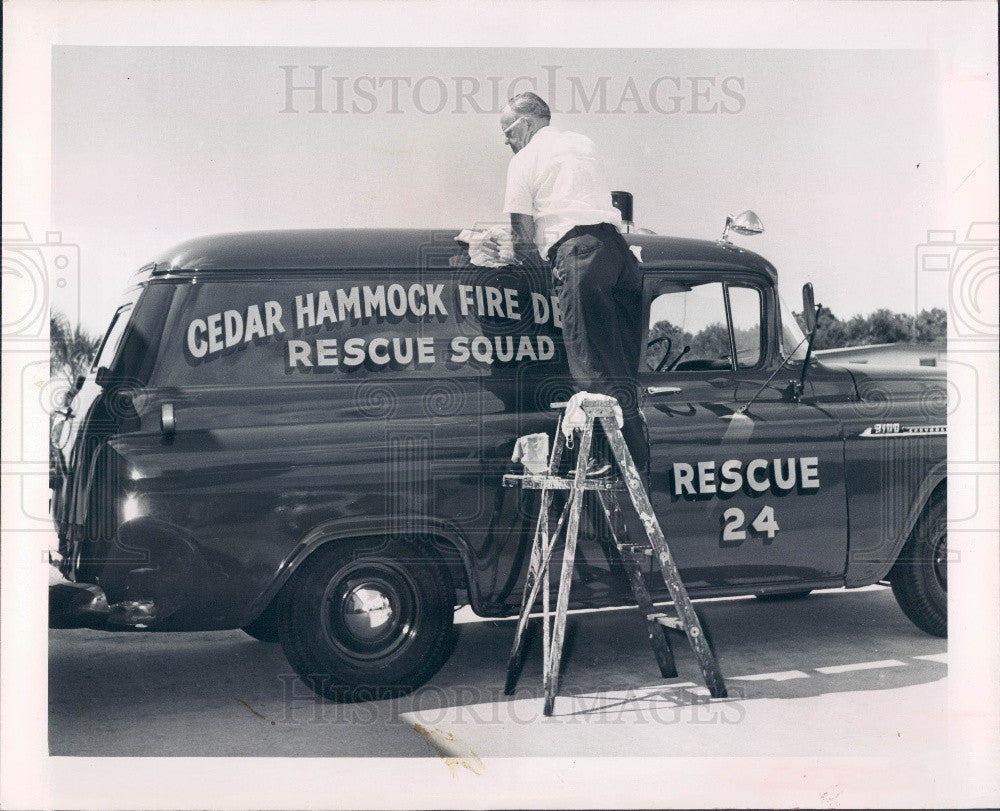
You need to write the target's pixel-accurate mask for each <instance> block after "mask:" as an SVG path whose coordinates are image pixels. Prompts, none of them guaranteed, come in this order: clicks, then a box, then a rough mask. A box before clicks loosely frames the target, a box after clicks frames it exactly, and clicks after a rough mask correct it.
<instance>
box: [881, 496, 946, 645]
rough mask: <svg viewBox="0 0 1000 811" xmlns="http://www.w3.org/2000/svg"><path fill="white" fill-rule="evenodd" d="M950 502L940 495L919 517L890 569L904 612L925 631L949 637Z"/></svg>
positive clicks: (897, 597) (893, 589)
mask: <svg viewBox="0 0 1000 811" xmlns="http://www.w3.org/2000/svg"><path fill="white" fill-rule="evenodd" d="M947 522H948V502H947V500H946V499H945V498H943V497H941V498H937V499H935V500H934V501H932V502H931V504H930V505H929V506H928V507H925V508H924V511H923V512H922V513H921V514H920V517H919V518H918V519H917V523H916V525H915V526H914V527H913V532H912V533H910V537H909V539H907V541H906V544H905V546H903V549H902V550H901V551H900V553H899V557H898V558H897V559H896V563H895V564H894V565H893V567H892V571H891V572H889V582H890V583H891V584H892V593H893V594H894V595H895V597H896V602H897V603H899V607H900V608H901V609H903V613H904V614H906V616H907V617H908V618H909V619H910V621H911V622H912V623H913V624H914V625H916V626H917V627H918V628H920V629H921V630H922V631H926V632H927V633H929V634H931V635H933V636H940V637H947V636H948V523H947Z"/></svg>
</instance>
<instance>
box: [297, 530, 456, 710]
mask: <svg viewBox="0 0 1000 811" xmlns="http://www.w3.org/2000/svg"><path fill="white" fill-rule="evenodd" d="M454 616H455V587H454V585H453V584H452V579H451V575H450V573H449V572H448V569H447V567H446V566H445V565H444V563H443V562H441V560H440V559H438V558H437V556H436V555H434V554H433V553H432V552H431V551H430V550H428V549H426V548H424V546H423V545H422V544H419V543H418V542H415V541H410V540H398V541H385V542H381V543H380V542H370V541H369V542H344V543H340V542H336V541H334V542H331V543H329V544H327V546H326V548H323V549H320V550H318V551H317V552H316V553H315V554H314V555H313V556H312V557H311V558H310V559H309V560H307V561H306V562H305V563H304V564H303V567H302V568H301V569H300V570H299V571H298V572H296V574H295V576H294V577H293V579H292V581H291V582H290V583H289V586H288V587H286V589H285V590H284V592H283V599H282V600H281V601H280V603H279V607H278V636H279V637H280V639H281V646H282V648H283V649H284V651H285V656H286V657H287V658H288V662H289V664H291V666H292V667H293V668H294V669H295V672H296V673H298V674H299V676H300V677H301V679H302V680H303V681H304V682H305V683H306V684H307V685H308V686H309V687H310V688H311V689H312V690H314V691H315V692H316V693H318V694H319V695H321V696H323V697H324V698H328V699H330V700H332V701H340V702H352V701H373V700H379V699H384V698H392V697H395V696H401V695H404V694H406V693H408V692H410V691H411V690H414V689H416V688H417V687H419V686H420V685H422V684H424V683H425V682H426V681H427V680H428V679H429V678H430V677H431V676H433V675H434V674H435V673H436V672H437V671H438V669H439V668H440V667H441V665H443V664H444V663H445V661H447V659H448V657H449V656H450V655H451V652H452V651H453V650H454V647H455V642H456V639H457V633H456V631H455V627H454Z"/></svg>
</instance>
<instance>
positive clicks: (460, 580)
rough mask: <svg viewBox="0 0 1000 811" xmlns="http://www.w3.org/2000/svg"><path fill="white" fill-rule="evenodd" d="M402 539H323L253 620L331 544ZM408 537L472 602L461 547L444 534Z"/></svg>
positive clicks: (458, 596) (463, 599)
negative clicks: (438, 562)
mask: <svg viewBox="0 0 1000 811" xmlns="http://www.w3.org/2000/svg"><path fill="white" fill-rule="evenodd" d="M398 537H400V534H399V533H396V534H393V535H373V534H357V535H345V536H331V537H328V538H324V539H322V540H320V541H319V542H318V543H316V544H314V545H313V546H312V548H311V549H309V550H308V551H307V552H306V553H305V554H304V555H302V557H301V558H299V559H298V560H297V561H295V564H294V566H293V567H292V569H291V571H288V572H286V573H285V575H284V577H283V578H282V579H281V581H280V585H279V586H278V587H277V589H276V590H275V591H274V593H273V594H272V595H271V598H270V600H268V602H267V603H266V604H265V605H264V606H263V607H262V608H261V609H260V610H259V611H256V612H255V613H254V616H253V617H252V619H251V621H253V620H255V619H257V618H258V617H260V616H262V615H263V614H264V613H266V612H267V611H271V610H274V608H275V607H276V606H277V603H278V599H279V598H280V597H281V594H282V592H283V591H284V590H285V588H286V587H287V586H288V584H289V583H290V582H291V580H292V578H293V577H294V576H295V573H296V572H298V571H299V569H301V567H302V566H303V565H304V564H305V563H307V562H308V561H309V560H311V559H312V557H313V556H314V555H315V554H316V553H317V552H319V551H320V550H322V549H325V548H326V547H327V546H328V545H329V544H331V543H354V542H358V541H370V542H375V543H384V542H388V541H390V540H392V539H393V538H398ZM407 537H409V538H411V539H415V540H418V541H420V542H421V543H423V544H424V545H426V546H427V547H428V548H429V549H431V550H432V551H433V552H434V553H435V554H436V555H437V556H438V557H439V558H440V559H441V562H442V563H443V564H444V565H445V566H446V567H447V568H448V572H449V574H450V575H451V580H452V583H453V584H454V586H455V592H456V599H458V600H459V601H460V602H464V603H468V602H469V601H470V598H469V593H468V592H469V581H468V577H467V573H466V568H465V561H464V560H463V558H462V553H461V551H460V550H459V548H458V546H457V544H455V543H454V542H453V541H452V540H450V539H449V538H446V537H444V536H442V535H438V534H434V533H414V534H410V535H408V536H407Z"/></svg>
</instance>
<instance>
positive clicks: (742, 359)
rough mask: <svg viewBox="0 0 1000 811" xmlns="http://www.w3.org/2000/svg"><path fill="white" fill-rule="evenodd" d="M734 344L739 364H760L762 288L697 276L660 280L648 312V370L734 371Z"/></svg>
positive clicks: (646, 357)
mask: <svg viewBox="0 0 1000 811" xmlns="http://www.w3.org/2000/svg"><path fill="white" fill-rule="evenodd" d="M727 304H728V306H727ZM730 315H731V317H732V320H731V321H730ZM730 326H731V327H732V339H731V338H730ZM734 344H735V356H736V360H735V364H736V368H740V369H747V368H751V367H754V366H757V365H758V364H759V363H760V361H761V357H762V352H761V295H760V292H759V291H758V290H757V289H755V288H753V287H745V286H739V285H730V284H725V285H724V284H723V283H722V282H717V281H706V282H699V281H696V280H692V281H690V282H679V281H663V282H661V283H660V284H659V285H658V287H657V293H656V295H654V297H653V301H652V303H651V305H650V311H649V331H648V333H647V335H646V354H645V368H646V370H647V371H659V372H664V371H673V372H694V371H705V370H727V369H728V370H732V369H733V368H734V360H733V355H734Z"/></svg>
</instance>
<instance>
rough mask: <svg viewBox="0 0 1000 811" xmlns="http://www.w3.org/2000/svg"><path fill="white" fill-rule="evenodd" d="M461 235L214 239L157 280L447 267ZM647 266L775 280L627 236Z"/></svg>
mask: <svg viewBox="0 0 1000 811" xmlns="http://www.w3.org/2000/svg"><path fill="white" fill-rule="evenodd" d="M459 230H460V229H457V228H453V229H446V228H433V229H432V228H335V229H304V230H280V231H246V232H238V233H229V234H213V235H210V236H203V237H197V238H195V239H191V240H188V241H187V242H182V243H181V244H180V245H177V246H175V247H173V248H171V249H170V250H168V251H166V252H164V253H163V254H161V255H160V256H159V257H158V258H157V259H156V261H155V266H154V267H152V268H150V267H149V266H147V268H146V270H150V269H151V270H152V271H153V274H154V275H161V274H167V273H174V272H184V273H190V272H199V271H227V270H275V271H295V270H354V269H369V268H370V269H383V270H388V269H403V268H421V267H423V268H426V267H448V266H449V262H450V260H451V259H452V257H454V256H456V255H457V254H458V253H460V252H461V251H462V250H463V249H464V246H463V245H461V244H459V243H458V242H456V241H455V237H456V236H457V235H458V233H459ZM624 236H625V239H626V241H627V242H628V243H629V245H635V246H638V247H640V248H641V249H642V250H641V256H642V263H643V265H644V266H645V267H683V268H701V269H705V270H753V271H757V272H760V273H764V274H766V275H767V276H769V277H770V278H771V279H772V280H775V279H776V276H777V274H776V272H775V270H774V267H773V266H772V265H771V264H770V263H769V262H768V261H767V260H766V259H764V258H763V257H761V256H758V255H757V254H755V253H753V252H752V251H747V250H745V249H743V248H741V247H740V246H738V245H733V244H730V243H726V242H712V241H710V240H703V239H685V238H680V237H668V236H657V235H651V234H625V235H624Z"/></svg>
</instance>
